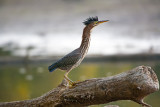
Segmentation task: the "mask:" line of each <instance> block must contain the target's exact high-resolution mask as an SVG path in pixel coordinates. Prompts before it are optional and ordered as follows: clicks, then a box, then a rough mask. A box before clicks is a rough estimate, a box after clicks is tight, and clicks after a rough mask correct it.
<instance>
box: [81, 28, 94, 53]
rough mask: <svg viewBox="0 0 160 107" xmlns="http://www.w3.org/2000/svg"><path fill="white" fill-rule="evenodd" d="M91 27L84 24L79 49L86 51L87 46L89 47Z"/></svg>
mask: <svg viewBox="0 0 160 107" xmlns="http://www.w3.org/2000/svg"><path fill="white" fill-rule="evenodd" d="M92 28H93V27H92V26H86V27H85V28H84V30H83V35H82V42H81V45H80V50H81V51H84V52H87V50H88V48H89V44H90V33H91V29H92Z"/></svg>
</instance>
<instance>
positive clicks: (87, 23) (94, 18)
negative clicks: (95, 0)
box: [83, 16, 98, 25]
mask: <svg viewBox="0 0 160 107" xmlns="http://www.w3.org/2000/svg"><path fill="white" fill-rule="evenodd" d="M94 21H98V17H97V16H95V17H89V18H87V19H86V20H85V21H84V22H83V24H84V25H89V24H90V23H92V22H94Z"/></svg>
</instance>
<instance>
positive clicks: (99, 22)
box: [98, 20, 109, 24]
mask: <svg viewBox="0 0 160 107" xmlns="http://www.w3.org/2000/svg"><path fill="white" fill-rule="evenodd" d="M108 21H109V20H102V21H98V24H101V23H104V22H108Z"/></svg>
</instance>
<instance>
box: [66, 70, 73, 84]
mask: <svg viewBox="0 0 160 107" xmlns="http://www.w3.org/2000/svg"><path fill="white" fill-rule="evenodd" d="M68 74H69V71H68V72H66V73H65V75H64V78H65V79H66V80H67V82H68V83H69V85H71V86H72V85H73V84H74V82H73V81H72V80H71V79H69V78H68Z"/></svg>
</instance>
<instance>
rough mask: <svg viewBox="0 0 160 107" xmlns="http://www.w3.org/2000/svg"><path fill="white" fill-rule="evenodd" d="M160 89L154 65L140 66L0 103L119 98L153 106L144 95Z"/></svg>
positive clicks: (39, 105)
mask: <svg viewBox="0 0 160 107" xmlns="http://www.w3.org/2000/svg"><path fill="white" fill-rule="evenodd" d="M158 90H159V82H158V79H157V76H156V74H155V73H154V71H153V70H152V69H151V67H148V66H139V67H136V68H134V69H132V70H130V71H127V72H123V73H121V74H118V75H115V76H111V77H105V78H99V79H96V78H94V79H89V80H85V81H82V82H78V83H76V84H75V85H74V86H73V87H70V88H66V87H65V86H64V85H63V84H60V85H59V86H58V87H57V88H55V89H53V90H51V91H50V92H48V93H46V94H44V95H42V96H40V97H38V98H34V99H31V100H24V101H15V102H5V103H0V107H83V106H89V105H96V104H104V103H109V102H112V101H117V100H132V101H135V102H137V103H139V104H141V105H142V106H144V107H151V106H150V105H148V104H146V103H144V102H143V98H144V97H145V96H147V95H149V94H150V93H153V92H155V91H158ZM110 107H113V106H110ZM114 107H115V106H114Z"/></svg>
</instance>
